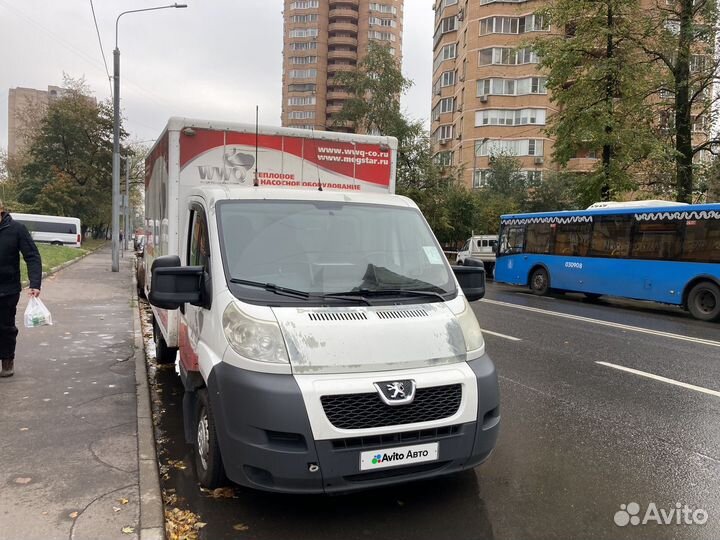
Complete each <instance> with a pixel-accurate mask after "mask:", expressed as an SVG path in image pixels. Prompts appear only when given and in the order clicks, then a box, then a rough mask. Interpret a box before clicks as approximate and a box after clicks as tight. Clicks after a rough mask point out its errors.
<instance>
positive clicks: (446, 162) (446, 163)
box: [435, 152, 454, 167]
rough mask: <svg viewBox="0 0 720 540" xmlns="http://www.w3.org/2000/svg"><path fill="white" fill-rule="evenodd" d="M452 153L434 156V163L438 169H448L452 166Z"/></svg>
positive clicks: (439, 153) (441, 153) (440, 153)
mask: <svg viewBox="0 0 720 540" xmlns="http://www.w3.org/2000/svg"><path fill="white" fill-rule="evenodd" d="M453 156H454V153H453V152H438V153H437V154H435V163H437V164H438V165H439V166H440V167H450V166H452V164H453Z"/></svg>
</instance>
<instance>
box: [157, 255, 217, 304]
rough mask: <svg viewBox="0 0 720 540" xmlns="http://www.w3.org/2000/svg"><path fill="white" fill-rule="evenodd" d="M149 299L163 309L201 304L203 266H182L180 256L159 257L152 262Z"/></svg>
mask: <svg viewBox="0 0 720 540" xmlns="http://www.w3.org/2000/svg"><path fill="white" fill-rule="evenodd" d="M151 272H152V279H151V281H150V294H149V295H148V301H149V302H150V303H151V304H152V305H153V306H155V307H158V308H161V309H178V308H179V307H181V306H182V305H184V304H185V303H188V304H193V305H196V306H197V305H200V302H201V298H202V280H203V273H204V269H203V267H202V266H180V257H178V256H177V255H167V256H165V257H158V258H157V259H155V260H154V261H153V264H152V270H151Z"/></svg>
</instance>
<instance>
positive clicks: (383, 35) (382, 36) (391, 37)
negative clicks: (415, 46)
mask: <svg viewBox="0 0 720 540" xmlns="http://www.w3.org/2000/svg"><path fill="white" fill-rule="evenodd" d="M368 39H376V40H378V41H395V40H396V39H397V38H396V37H395V34H393V33H392V32H378V31H377V30H370V31H369V32H368Z"/></svg>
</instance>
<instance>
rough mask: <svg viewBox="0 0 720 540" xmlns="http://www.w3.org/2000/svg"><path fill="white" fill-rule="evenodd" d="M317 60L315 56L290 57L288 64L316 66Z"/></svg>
mask: <svg viewBox="0 0 720 540" xmlns="http://www.w3.org/2000/svg"><path fill="white" fill-rule="evenodd" d="M317 59H318V57H317V56H291V57H290V63H291V64H316V63H317Z"/></svg>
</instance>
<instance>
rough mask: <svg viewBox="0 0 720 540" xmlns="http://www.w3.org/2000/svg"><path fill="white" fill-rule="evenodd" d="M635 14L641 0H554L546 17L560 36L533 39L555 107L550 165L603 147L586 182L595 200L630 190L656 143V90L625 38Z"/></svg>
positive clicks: (635, 49) (649, 71)
mask: <svg viewBox="0 0 720 540" xmlns="http://www.w3.org/2000/svg"><path fill="white" fill-rule="evenodd" d="M663 1H664V0H663ZM640 9H641V8H640V2H639V0H555V1H554V2H552V4H550V7H549V8H548V9H547V10H546V11H545V12H544V15H545V16H546V17H549V19H550V21H551V23H552V24H553V26H554V27H555V28H557V29H558V30H559V31H560V32H561V33H560V34H552V35H550V36H547V37H540V38H538V39H536V40H535V41H534V42H533V46H534V48H535V50H536V51H537V52H538V54H539V56H540V66H541V68H544V69H545V71H546V72H547V75H548V79H547V88H548V90H549V91H550V92H551V94H552V100H553V102H554V103H556V104H557V106H558V112H557V113H556V114H555V115H553V116H552V118H551V120H550V125H549V128H548V133H549V134H550V135H552V136H554V137H555V145H554V151H553V152H554V154H553V157H554V159H555V161H556V162H558V163H560V164H562V165H566V164H567V163H568V161H569V160H570V159H571V158H574V157H576V156H577V155H578V152H580V151H585V150H588V149H589V150H602V160H600V161H599V166H598V168H597V169H596V170H595V171H593V172H592V173H591V174H589V175H587V176H586V177H585V179H586V181H587V187H588V188H589V189H592V190H594V191H596V196H595V199H596V200H597V199H601V200H609V199H610V198H611V197H613V195H614V194H616V193H617V192H619V191H623V190H626V189H628V188H630V187H632V185H633V181H632V175H631V174H630V172H629V171H630V169H631V168H632V167H633V166H634V165H635V164H636V163H638V161H640V160H643V159H645V158H646V157H647V156H648V155H650V154H651V153H652V152H653V148H654V147H655V146H656V144H657V138H656V137H655V134H654V132H653V122H654V118H653V114H652V110H651V109H650V108H649V107H648V106H647V98H648V96H649V95H651V94H652V93H653V92H654V91H655V89H656V88H657V86H656V84H654V83H653V77H654V76H653V73H652V69H651V66H650V65H649V64H648V62H647V58H646V55H644V54H643V53H642V51H641V50H640V48H639V47H638V46H637V45H636V44H635V43H634V42H633V41H632V40H631V39H629V36H630V35H631V34H632V32H633V31H634V24H636V20H637V15H638V13H639V12H640Z"/></svg>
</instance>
